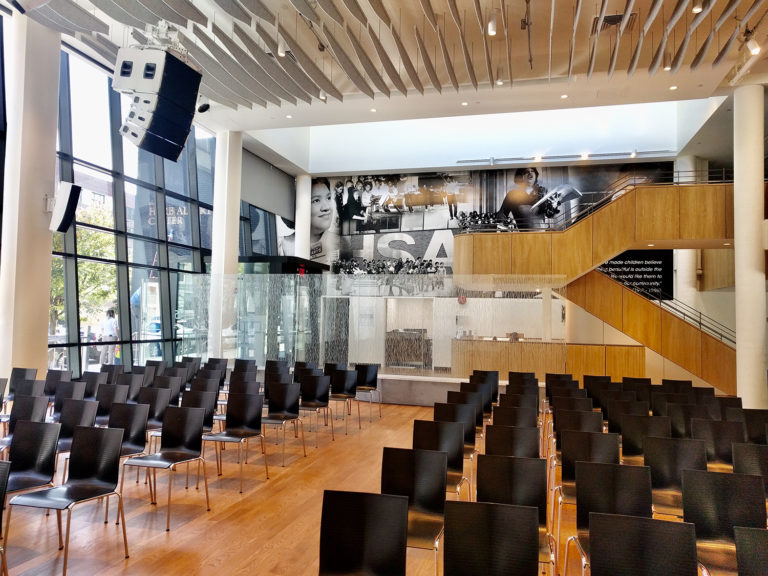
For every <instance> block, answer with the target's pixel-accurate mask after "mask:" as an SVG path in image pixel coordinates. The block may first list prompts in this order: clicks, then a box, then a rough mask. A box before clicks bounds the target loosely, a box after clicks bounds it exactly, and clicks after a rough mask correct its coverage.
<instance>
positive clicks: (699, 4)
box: [691, 0, 704, 14]
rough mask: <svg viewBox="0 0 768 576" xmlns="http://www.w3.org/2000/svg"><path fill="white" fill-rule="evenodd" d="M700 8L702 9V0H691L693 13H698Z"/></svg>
mask: <svg viewBox="0 0 768 576" xmlns="http://www.w3.org/2000/svg"><path fill="white" fill-rule="evenodd" d="M702 10H704V6H703V4H702V1H701V0H693V6H692V7H691V12H693V13H694V14H698V13H699V12H701V11H702Z"/></svg>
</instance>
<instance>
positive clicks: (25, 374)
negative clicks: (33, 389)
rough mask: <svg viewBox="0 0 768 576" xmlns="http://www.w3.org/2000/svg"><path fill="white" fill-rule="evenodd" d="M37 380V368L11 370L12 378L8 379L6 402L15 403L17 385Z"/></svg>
mask: <svg viewBox="0 0 768 576" xmlns="http://www.w3.org/2000/svg"><path fill="white" fill-rule="evenodd" d="M35 378H37V368H11V376H10V377H9V378H8V392H7V393H6V395H5V399H4V401H5V402H13V399H14V397H15V396H16V385H17V384H18V383H19V382H21V381H23V380H34V379H35ZM38 396H40V394H38Z"/></svg>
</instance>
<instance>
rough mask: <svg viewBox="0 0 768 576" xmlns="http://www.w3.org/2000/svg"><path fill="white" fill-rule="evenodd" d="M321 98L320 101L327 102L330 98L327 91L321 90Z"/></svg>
mask: <svg viewBox="0 0 768 576" xmlns="http://www.w3.org/2000/svg"><path fill="white" fill-rule="evenodd" d="M319 96H320V100H325V99H326V98H328V95H327V94H326V93H325V90H320V94H319Z"/></svg>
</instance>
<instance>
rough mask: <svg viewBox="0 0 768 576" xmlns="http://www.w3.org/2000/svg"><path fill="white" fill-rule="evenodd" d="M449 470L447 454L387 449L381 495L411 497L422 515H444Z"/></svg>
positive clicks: (409, 500) (413, 504) (430, 451)
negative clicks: (424, 513) (425, 513)
mask: <svg viewBox="0 0 768 576" xmlns="http://www.w3.org/2000/svg"><path fill="white" fill-rule="evenodd" d="M447 470H448V461H447V458H446V455H445V452H437V451H434V450H418V449H413V450H411V449H408V448H388V447H384V451H383V456H382V459H381V493H382V494H396V495H399V496H407V497H408V506H409V508H412V509H414V510H417V511H419V512H429V513H432V514H443V511H444V508H445V489H446V478H447Z"/></svg>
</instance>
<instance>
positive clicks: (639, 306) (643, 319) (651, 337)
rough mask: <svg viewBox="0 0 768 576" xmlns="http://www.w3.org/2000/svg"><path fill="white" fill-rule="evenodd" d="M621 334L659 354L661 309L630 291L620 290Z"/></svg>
mask: <svg viewBox="0 0 768 576" xmlns="http://www.w3.org/2000/svg"><path fill="white" fill-rule="evenodd" d="M621 304H622V308H621V310H622V324H623V327H624V329H623V332H624V333H625V334H626V335H627V336H629V337H630V338H632V339H634V340H637V341H638V342H642V343H643V344H645V345H646V346H647V347H648V348H650V349H651V350H653V351H654V352H656V353H658V354H661V308H659V307H658V306H657V305H656V304H654V303H653V302H650V301H649V300H648V299H647V298H644V297H643V296H640V295H639V294H637V293H635V292H633V291H632V290H626V289H625V290H622V301H621Z"/></svg>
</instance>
